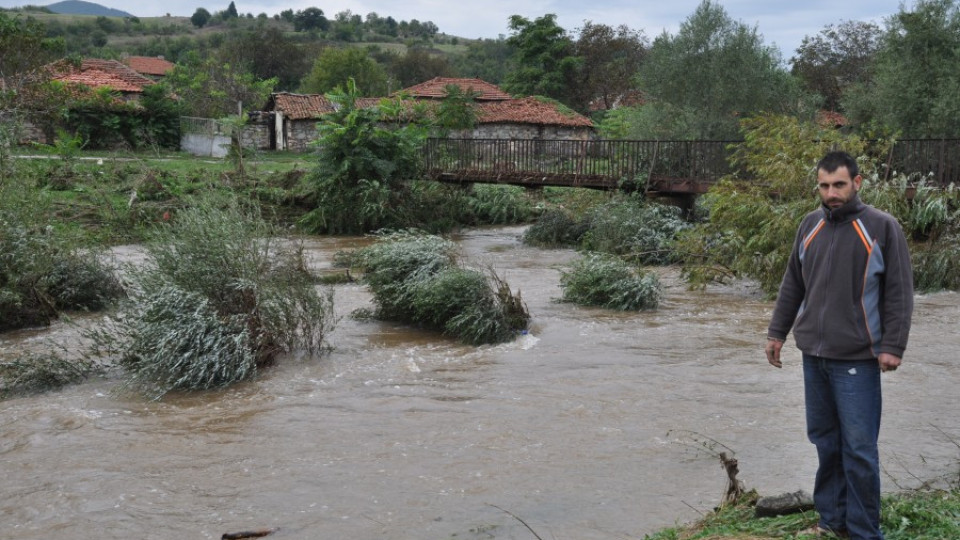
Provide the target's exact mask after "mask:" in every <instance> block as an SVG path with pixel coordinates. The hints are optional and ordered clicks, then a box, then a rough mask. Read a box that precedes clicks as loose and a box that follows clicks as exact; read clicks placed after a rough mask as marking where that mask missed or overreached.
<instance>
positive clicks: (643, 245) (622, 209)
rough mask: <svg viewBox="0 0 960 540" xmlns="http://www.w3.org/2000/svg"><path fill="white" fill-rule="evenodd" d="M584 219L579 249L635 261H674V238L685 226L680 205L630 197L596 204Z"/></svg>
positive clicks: (658, 262) (686, 226)
mask: <svg viewBox="0 0 960 540" xmlns="http://www.w3.org/2000/svg"><path fill="white" fill-rule="evenodd" d="M585 221H586V223H587V227H588V228H587V231H586V232H585V233H584V235H583V237H582V238H581V240H580V247H581V249H584V250H589V251H598V252H602V253H611V254H614V255H619V256H621V257H623V258H624V259H626V260H628V261H631V262H635V263H637V264H668V263H670V262H673V261H675V260H676V257H675V255H674V252H673V247H672V244H673V240H674V238H675V237H676V235H677V234H678V233H679V232H680V231H683V230H684V229H686V228H688V225H687V223H686V222H685V221H684V220H683V217H682V216H681V211H680V209H679V208H676V207H673V206H666V205H660V204H652V203H646V204H644V203H641V202H636V201H634V200H631V199H627V200H614V201H611V202H609V203H607V204H604V205H602V206H599V207H596V208H594V209H593V210H592V211H591V212H589V213H588V214H587V216H586V217H585Z"/></svg>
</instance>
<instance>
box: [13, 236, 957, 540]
mask: <svg viewBox="0 0 960 540" xmlns="http://www.w3.org/2000/svg"><path fill="white" fill-rule="evenodd" d="M521 233H522V228H518V227H509V228H496V229H485V230H475V231H468V232H467V233H465V234H463V235H462V236H461V237H459V240H458V241H459V242H460V245H461V246H462V249H463V255H464V260H465V261H466V262H467V263H468V264H469V265H475V266H482V265H491V266H492V267H493V268H495V269H496V270H497V272H498V273H499V275H500V276H501V277H503V278H505V279H506V281H508V282H509V283H510V284H511V285H512V286H513V288H514V289H517V288H519V289H520V290H521V291H522V295H523V298H524V299H525V301H526V303H527V305H528V306H529V309H530V311H531V313H532V315H533V323H532V324H533V325H532V328H531V331H530V333H529V334H528V335H524V336H520V337H519V338H518V339H517V340H516V341H514V342H512V343H507V344H503V345H497V346H485V347H479V348H475V347H468V346H463V345H460V344H457V343H456V342H453V341H450V340H448V339H445V338H443V337H441V336H438V335H436V334H434V333H429V332H423V331H418V330H415V329H411V328H407V327H403V326H399V325H394V324H390V323H380V322H358V321H354V320H352V319H350V318H349V316H348V315H349V313H350V312H351V311H352V310H354V309H356V308H359V307H369V306H370V295H369V293H368V292H367V291H366V290H365V289H364V287H363V286H361V285H357V284H346V285H337V286H336V287H335V303H336V311H337V313H338V314H339V315H340V316H341V317H342V318H341V320H340V321H339V324H338V326H337V328H336V330H335V331H334V332H333V333H332V334H331V336H330V343H331V344H332V345H333V347H334V349H333V351H332V352H331V353H330V354H329V355H327V356H324V357H322V358H320V359H304V358H295V357H290V358H284V359H282V360H281V361H280V362H279V363H278V365H277V366H275V367H273V368H271V369H269V370H266V371H264V372H263V373H262V374H261V376H260V377H259V378H258V379H257V380H255V381H252V382H248V383H244V384H240V385H236V386H233V387H231V388H229V389H227V390H224V391H220V392H209V393H198V394H186V395H175V396H174V395H171V396H167V397H166V398H164V399H163V400H161V401H159V402H151V401H145V400H143V399H140V398H137V397H133V396H129V395H123V394H118V393H117V392H114V391H113V390H114V388H115V386H116V384H117V383H116V380H114V379H112V378H110V377H107V378H103V379H96V380H92V381H88V382H85V383H83V384H80V385H77V386H72V387H68V388H66V389H64V390H62V391H59V392H54V393H50V394H45V395H40V396H32V397H23V398H16V399H10V400H7V401H0V473H2V479H0V538H3V539H17V540H27V539H43V540H49V539H51V538H69V539H94V538H95V539H103V540H109V539H117V540H119V539H124V540H126V539H133V538H137V539H157V540H161V539H162V540H166V539H177V540H180V539H193V538H195V539H219V538H220V537H221V535H222V534H224V533H228V532H237V531H244V530H251V529H265V528H279V530H278V531H277V532H275V533H274V534H273V535H271V536H269V537H268V538H271V539H273V538H276V539H277V540H281V539H321V538H325V539H352V540H357V539H360V540H363V539H382V538H389V539H411V540H413V539H416V540H425V539H438V540H450V539H453V538H456V539H486V538H497V539H524V540H526V539H532V538H534V535H533V534H532V533H531V531H530V530H528V529H527V526H529V527H530V529H533V531H536V533H537V534H538V535H539V536H540V537H542V538H552V539H556V540H573V539H576V540H592V539H597V540H609V539H624V538H632V539H639V538H643V536H644V534H649V533H652V532H654V531H655V530H656V529H658V528H661V527H663V526H669V525H673V524H674V523H677V522H686V521H690V520H694V519H696V518H697V517H699V515H700V513H705V512H708V511H709V510H710V509H711V508H712V507H713V506H715V505H716V504H717V503H718V502H719V500H720V496H721V495H722V493H723V490H724V487H725V480H726V478H725V474H724V472H723V470H722V469H721V467H720V462H719V460H718V458H717V455H716V454H717V452H719V451H727V452H728V453H729V452H731V451H732V452H734V453H735V455H736V457H737V458H738V459H739V463H740V469H741V475H740V478H741V479H742V480H743V481H744V483H745V484H746V486H747V487H748V488H756V489H757V490H759V491H760V493H761V494H771V495H772V494H779V493H782V492H787V491H794V490H797V489H801V488H802V489H805V490H807V491H809V490H810V489H812V479H813V473H814V470H815V466H816V458H815V455H814V449H813V446H812V445H810V444H809V443H808V442H807V441H806V438H805V435H804V420H803V398H802V381H801V371H800V367H799V361H800V356H799V353H798V352H797V351H796V349H795V348H794V347H793V346H792V343H791V344H789V345H788V346H787V347H786V348H785V357H784V362H785V367H784V369H782V370H777V369H774V368H771V367H769V366H768V365H767V363H766V360H765V359H764V356H763V350H762V346H763V341H764V336H765V328H766V324H767V320H768V317H769V316H770V313H771V310H772V304H771V303H770V302H768V301H766V300H764V299H763V298H761V297H760V296H758V295H757V294H756V293H755V292H754V291H753V290H752V289H751V288H750V287H747V286H727V287H717V288H710V289H708V290H706V291H688V290H687V289H686V288H685V286H684V284H683V282H682V281H681V279H680V277H679V275H678V272H677V270H676V269H670V268H668V269H660V270H658V272H660V273H661V275H662V281H663V283H664V284H665V286H666V291H665V292H666V294H665V301H664V303H663V305H662V306H661V307H660V308H659V309H657V310H656V311H650V312H642V313H618V312H612V311H607V310H600V309H588V308H582V307H577V306H573V305H569V304H560V303H556V302H555V301H554V299H555V298H556V297H558V296H560V289H559V286H558V282H559V270H560V269H561V268H563V266H564V265H565V264H566V263H568V262H570V261H572V260H573V259H574V258H575V257H576V256H577V255H576V253H574V252H572V251H569V250H540V249H534V248H530V247H526V246H523V245H522V244H521V243H520V241H519V236H520V234H521ZM362 243H363V240H361V239H355V238H336V239H329V238H318V239H315V240H312V241H310V242H309V243H308V248H309V252H310V256H311V260H312V262H313V264H314V265H315V267H316V269H318V270H322V269H325V268H329V266H330V259H331V257H332V255H333V254H334V253H335V252H336V251H338V250H341V249H345V248H351V247H356V246H358V245H360V244H362ZM958 319H960V295H958V294H955V293H938V294H932V295H927V296H921V297H918V299H917V307H916V313H915V318H914V330H913V333H912V336H911V343H910V347H909V349H908V352H907V356H906V358H905V359H904V360H905V364H904V365H903V366H902V367H901V368H900V369H899V370H898V371H897V372H895V373H889V374H886V375H884V379H883V381H884V398H885V413H884V418H883V428H882V433H881V447H880V449H881V457H882V460H883V466H884V478H883V482H884V489H885V490H888V491H893V490H897V489H900V488H910V487H916V486H918V485H920V484H921V482H923V481H927V480H931V479H935V478H938V477H943V476H945V475H953V477H954V478H955V477H956V475H957V472H958V469H960V452H958V449H957V446H956V443H957V442H958V441H960V400H958V398H957V395H958V392H957V388H958V387H960V368H958V366H957V355H956V352H955V351H956V350H957V348H958V346H960V333H958V332H957V331H956V324H957V321H958ZM73 336H75V331H74V330H72V329H71V328H70V327H69V326H66V325H63V324H59V323H58V324H57V325H55V326H54V327H53V328H52V329H50V330H46V331H42V332H37V331H32V332H15V333H8V334H3V335H0V353H4V352H7V353H9V352H11V351H15V350H19V349H25V348H35V347H41V346H42V343H43V340H45V339H53V340H55V341H58V342H62V343H66V344H68V345H69V343H71V340H73V339H74V337H73ZM521 519H522V520H523V522H525V523H526V525H524V523H523V522H521V521H520V520H521Z"/></svg>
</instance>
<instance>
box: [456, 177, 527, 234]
mask: <svg viewBox="0 0 960 540" xmlns="http://www.w3.org/2000/svg"><path fill="white" fill-rule="evenodd" d="M468 203H469V207H470V212H471V213H472V214H473V217H474V222H475V223H476V224H483V225H509V224H514V223H523V222H526V221H528V220H529V219H530V218H531V217H532V216H533V205H532V204H531V203H530V199H529V198H527V197H526V194H525V191H524V189H523V188H521V187H517V186H496V185H487V184H474V185H473V189H472V190H471V191H470V193H469V196H468Z"/></svg>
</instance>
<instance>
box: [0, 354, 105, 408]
mask: <svg viewBox="0 0 960 540" xmlns="http://www.w3.org/2000/svg"><path fill="white" fill-rule="evenodd" d="M95 370H96V366H94V364H93V363H91V362H88V361H84V360H66V359H64V358H62V357H61V356H59V355H57V354H55V353H45V354H35V353H26V354H22V355H19V356H17V357H16V358H14V359H12V360H3V361H0V398H7V397H10V396H14V395H19V394H27V393H31V392H41V391H44V390H55V389H57V388H61V387H63V386H66V385H68V384H73V383H76V382H80V381H82V380H83V379H85V378H86V377H87V376H88V375H89V374H90V373H92V372H94V371H95Z"/></svg>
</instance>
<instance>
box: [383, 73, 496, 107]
mask: <svg viewBox="0 0 960 540" xmlns="http://www.w3.org/2000/svg"><path fill="white" fill-rule="evenodd" d="M451 84H452V85H455V86H459V87H460V89H461V90H463V91H464V92H467V91H473V92H477V93H479V94H480V95H479V96H477V97H476V101H500V100H506V99H510V98H511V96H510V94H508V93H506V92H504V91H503V90H501V89H500V87H498V86H497V85H495V84H491V83H488V82H487V81H483V80H480V79H454V78H450V77H437V78H434V79H430V80H429V81H426V82H422V83H420V84H417V85H414V86H411V87H409V88H404V89H403V90H401V91H400V92H398V93H405V94H409V95H410V96H412V97H414V98H421V99H443V98H445V97H446V96H447V90H446V88H447V86H449V85H451Z"/></svg>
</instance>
